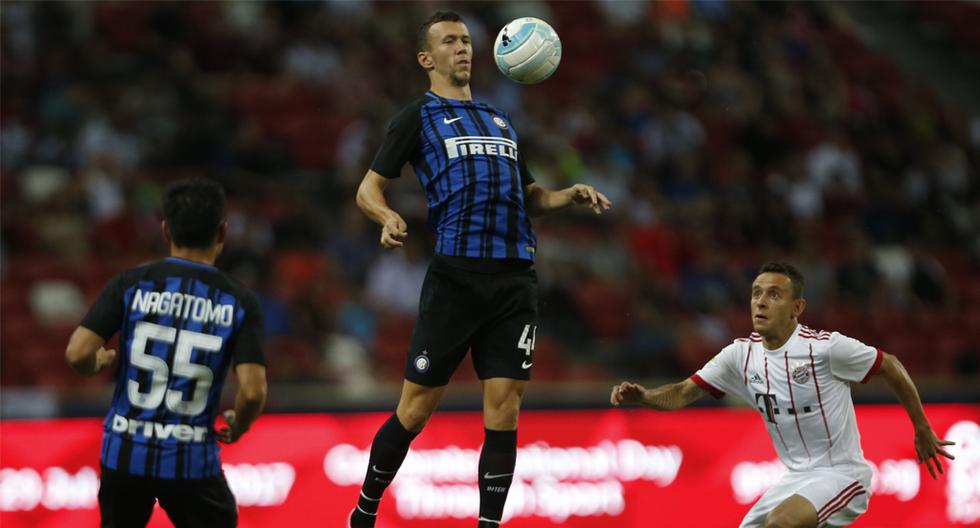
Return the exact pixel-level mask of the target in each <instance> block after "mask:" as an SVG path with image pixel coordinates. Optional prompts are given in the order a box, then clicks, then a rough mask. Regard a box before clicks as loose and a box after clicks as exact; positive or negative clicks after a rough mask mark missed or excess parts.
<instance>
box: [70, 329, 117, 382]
mask: <svg viewBox="0 0 980 528" xmlns="http://www.w3.org/2000/svg"><path fill="white" fill-rule="evenodd" d="M104 344H105V339H103V338H102V336H100V335H99V334H96V333H95V332H93V331H91V330H89V329H88V328H85V327H84V326H79V327H78V328H76V329H75V331H74V332H73V333H72V334H71V338H70V339H69V340H68V347H67V348H65V359H66V360H67V361H68V364H69V365H71V368H73V369H75V372H78V373H79V374H82V375H84V376H94V375H96V374H98V373H99V372H102V369H104V368H106V366H107V365H109V364H110V363H112V360H113V359H115V358H116V351H115V350H113V349H108V350H106V349H105V348H103V347H102V345H104Z"/></svg>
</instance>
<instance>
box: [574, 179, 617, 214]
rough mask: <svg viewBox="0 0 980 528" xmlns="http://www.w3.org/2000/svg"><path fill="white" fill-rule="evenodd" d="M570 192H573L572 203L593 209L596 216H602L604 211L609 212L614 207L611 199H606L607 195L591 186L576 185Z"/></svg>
mask: <svg viewBox="0 0 980 528" xmlns="http://www.w3.org/2000/svg"><path fill="white" fill-rule="evenodd" d="M570 190H571V192H572V202H574V203H575V204H577V205H584V206H586V207H588V208H590V209H592V210H593V211H594V212H595V214H602V212H603V211H607V210H608V209H609V208H610V207H612V202H610V201H609V198H606V195H604V194H602V193H601V192H599V191H597V190H595V188H594V187H592V186H591V185H586V184H584V183H576V184H575V185H573V186H571V187H570Z"/></svg>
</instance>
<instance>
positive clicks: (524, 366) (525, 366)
mask: <svg viewBox="0 0 980 528" xmlns="http://www.w3.org/2000/svg"><path fill="white" fill-rule="evenodd" d="M533 364H534V363H533V362H532V363H528V362H527V361H525V362H524V363H521V368H522V369H524V370H527V369H529V368H531V365H533Z"/></svg>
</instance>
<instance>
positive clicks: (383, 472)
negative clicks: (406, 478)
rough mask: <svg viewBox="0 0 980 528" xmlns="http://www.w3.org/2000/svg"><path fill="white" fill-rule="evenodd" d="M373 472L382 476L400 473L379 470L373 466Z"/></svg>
mask: <svg viewBox="0 0 980 528" xmlns="http://www.w3.org/2000/svg"><path fill="white" fill-rule="evenodd" d="M371 470H372V471H374V472H375V473H381V474H382V475H394V474H395V473H398V470H395V471H383V470H380V469H378V466H371Z"/></svg>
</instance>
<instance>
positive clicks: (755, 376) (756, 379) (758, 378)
mask: <svg viewBox="0 0 980 528" xmlns="http://www.w3.org/2000/svg"><path fill="white" fill-rule="evenodd" d="M749 383H765V381H763V380H762V376H760V375H759V373H758V372H754V373H752V377H751V378H749Z"/></svg>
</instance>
